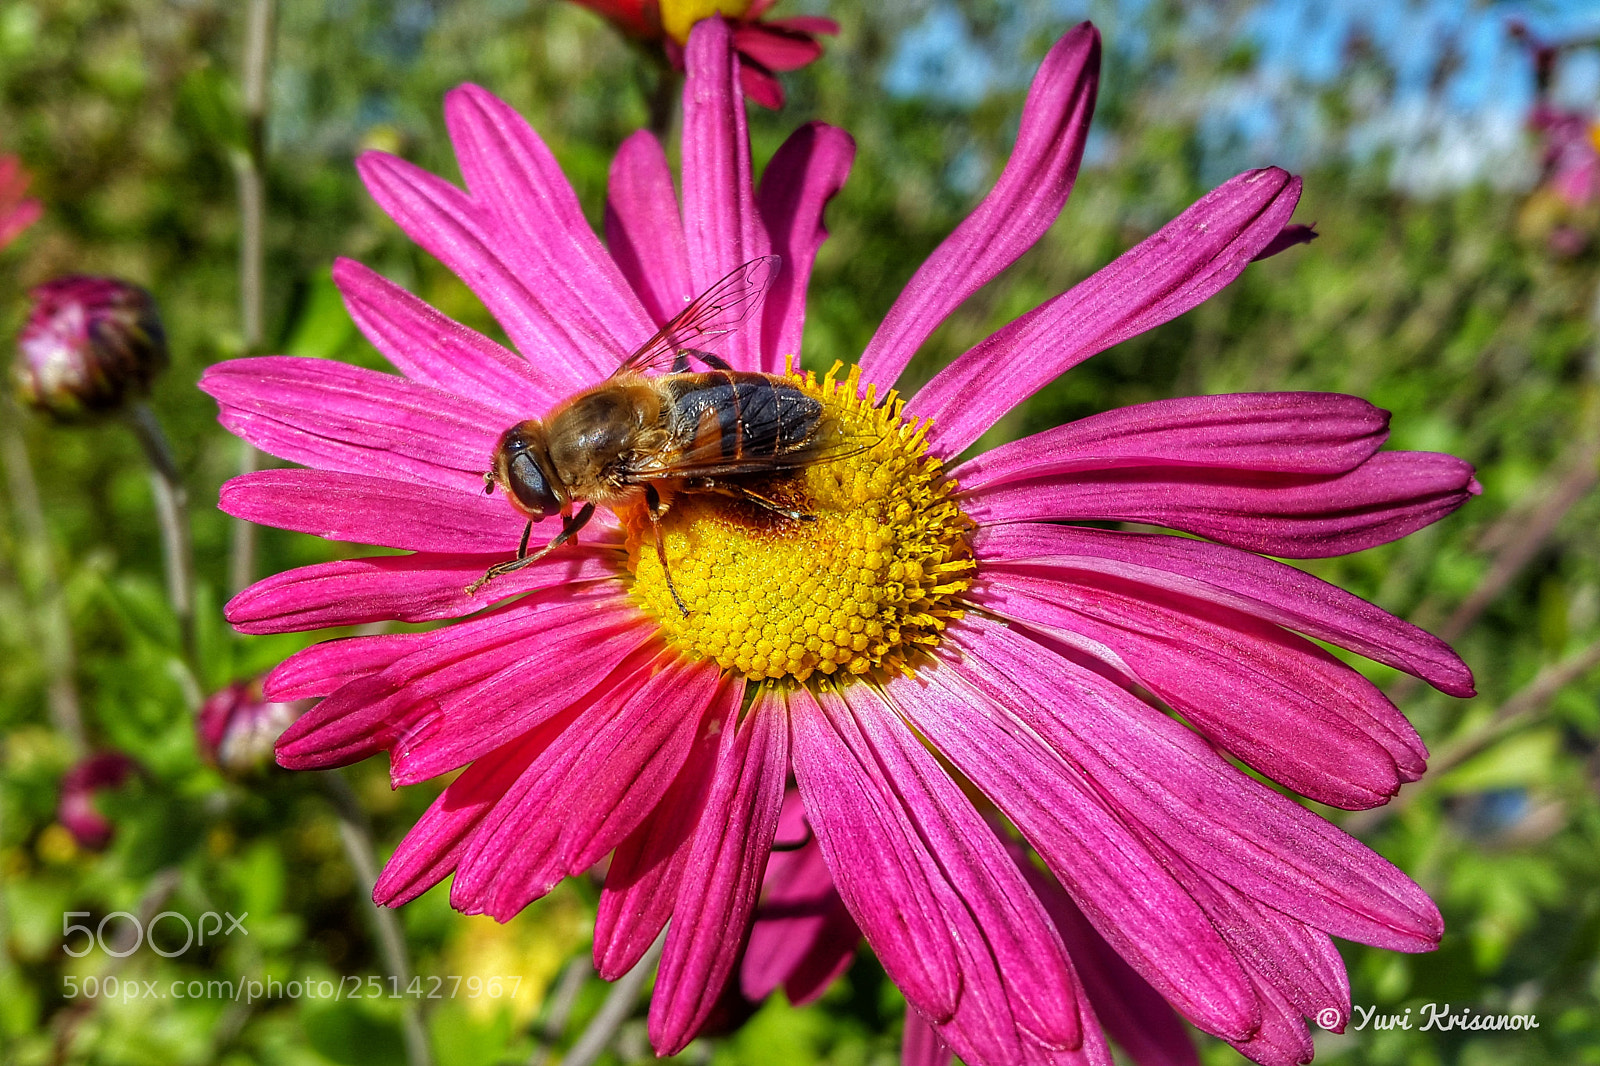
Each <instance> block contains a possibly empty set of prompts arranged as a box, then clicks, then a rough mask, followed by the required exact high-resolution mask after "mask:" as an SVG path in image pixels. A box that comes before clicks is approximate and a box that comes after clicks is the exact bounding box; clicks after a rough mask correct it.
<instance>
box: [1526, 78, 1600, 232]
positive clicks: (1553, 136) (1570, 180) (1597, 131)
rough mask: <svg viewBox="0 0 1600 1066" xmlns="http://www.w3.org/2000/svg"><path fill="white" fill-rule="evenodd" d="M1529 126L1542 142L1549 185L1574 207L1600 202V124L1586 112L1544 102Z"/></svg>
mask: <svg viewBox="0 0 1600 1066" xmlns="http://www.w3.org/2000/svg"><path fill="white" fill-rule="evenodd" d="M1528 125H1529V127H1530V128H1532V129H1533V130H1534V131H1535V132H1536V133H1538V134H1539V136H1540V140H1541V141H1542V147H1541V157H1540V165H1541V168H1542V172H1543V175H1544V183H1545V185H1546V186H1547V187H1548V188H1549V189H1550V190H1551V191H1553V192H1554V193H1555V194H1556V195H1558V196H1560V197H1561V199H1562V200H1563V201H1565V202H1566V203H1567V205H1568V206H1570V207H1584V206H1586V205H1588V204H1590V203H1593V202H1594V201H1595V200H1596V199H1600V123H1596V122H1595V120H1594V117H1593V116H1592V115H1588V114H1585V113H1584V112H1581V111H1573V110H1570V109H1566V108H1559V107H1554V106H1552V105H1550V104H1547V103H1540V104H1539V105H1537V106H1536V107H1535V108H1534V109H1533V114H1532V115H1531V116H1530V117H1529V119H1528Z"/></svg>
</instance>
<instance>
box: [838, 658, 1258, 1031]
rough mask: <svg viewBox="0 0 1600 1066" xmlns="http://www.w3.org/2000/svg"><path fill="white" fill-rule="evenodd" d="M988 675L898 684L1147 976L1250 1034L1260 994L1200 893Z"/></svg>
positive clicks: (1213, 1022) (901, 699)
mask: <svg viewBox="0 0 1600 1066" xmlns="http://www.w3.org/2000/svg"><path fill="white" fill-rule="evenodd" d="M1041 654H1047V653H1044V652H1043V651H1042V650H1041ZM978 684H979V681H978V680H977V679H971V678H968V677H967V670H966V669H965V665H964V664H963V665H962V666H960V667H940V668H937V669H934V670H929V671H924V672H923V673H922V674H921V675H920V677H919V678H917V679H910V678H895V679H894V680H892V681H890V682H889V684H888V686H887V692H888V694H889V697H890V699H891V700H893V702H894V704H895V706H896V707H897V708H898V709H899V710H900V713H901V714H903V715H905V716H906V717H907V719H908V720H909V721H910V722H911V724H912V725H913V726H914V727H915V728H916V730H917V732H919V733H920V734H922V735H923V736H925V737H927V738H928V740H929V742H930V743H932V744H933V745H934V746H935V748H937V750H938V751H939V752H940V753H941V754H942V755H944V756H945V757H946V758H948V759H949V760H950V761H951V763H953V764H954V765H955V766H956V768H957V769H959V770H960V771H961V772H962V773H963V774H964V775H966V777H967V778H968V779H969V780H971V781H972V782H973V783H974V784H975V785H976V786H977V787H978V788H980V789H981V790H982V791H983V793H984V794H985V795H986V796H988V797H989V798H990V800H992V801H993V802H994V803H995V805H996V806H998V807H999V808H1000V809H1001V810H1002V811H1004V812H1005V814H1006V816H1007V817H1008V818H1010V819H1011V821H1012V822H1013V823H1015V824H1016V826H1017V827H1018V828H1019V829H1021V830H1022V832H1023V834H1024V835H1025V836H1026V837H1027V838H1028V840H1029V842H1030V843H1031V844H1032V845H1033V846H1034V848H1035V850H1037V851H1038V852H1039V854H1040V855H1041V856H1042V857H1043V858H1044V860H1045V862H1046V863H1047V864H1048V865H1049V867H1050V870H1051V872H1052V873H1054V874H1055V875H1056V877H1057V878H1058V879H1059V880H1060V881H1061V883H1062V884H1063V885H1065V886H1066V887H1067V889H1068V891H1070V892H1071V893H1072V896H1073V898H1074V899H1075V900H1076V901H1077V903H1078V905H1079V906H1080V907H1082V908H1083V911H1084V913H1085V914H1087V915H1088V916H1089V918H1090V920H1091V921H1093V923H1094V925H1095V928H1096V929H1098V930H1099V931H1100V934H1101V935H1102V936H1104V937H1105V938H1106V939H1107V940H1108V941H1110V942H1111V943H1112V944H1113V945H1115V947H1116V950H1117V952H1118V953H1119V954H1120V955H1121V956H1122V957H1123V958H1125V959H1126V960H1127V961H1128V963H1129V964H1130V965H1132V966H1133V967H1134V968H1135V969H1136V970H1137V971H1138V972H1139V973H1140V974H1141V975H1142V976H1143V977H1144V978H1145V980H1147V981H1149V982H1150V984H1151V985H1153V986H1154V987H1155V988H1156V989H1158V990H1159V991H1160V992H1161V994H1162V995H1163V996H1165V997H1166V998H1167V999H1168V1000H1170V1001H1171V1002H1173V1003H1174V1004H1176V1005H1177V1007H1178V1008H1179V1009H1180V1010H1182V1011H1183V1013H1184V1014H1185V1015H1187V1016H1188V1017H1189V1018H1190V1019H1192V1020H1193V1021H1194V1022H1195V1024H1196V1025H1198V1026H1200V1027H1201V1028H1202V1029H1205V1030H1206V1031H1207V1032H1211V1033H1216V1034H1219V1035H1225V1036H1234V1037H1243V1036H1246V1035H1248V1034H1249V1033H1250V1032H1251V1031H1252V1030H1253V1029H1254V1028H1255V1027H1256V1025H1257V1024H1259V1015H1258V1014H1257V1008H1256V1005H1255V996H1254V994H1253V993H1252V992H1251V991H1250V986H1249V983H1248V981H1247V979H1246V977H1245V974H1244V972H1243V970H1242V969H1241V968H1240V966H1239V964H1238V963H1237V962H1236V961H1235V959H1234V957H1233V953H1232V952H1231V950H1229V948H1228V947H1227V945H1226V944H1225V943H1224V942H1223V941H1222V938H1221V937H1220V936H1218V934H1217V932H1216V930H1215V929H1213V928H1212V926H1211V923H1210V922H1209V921H1208V920H1207V918H1206V916H1205V914H1204V913H1203V912H1202V911H1201V910H1200V908H1199V906H1198V905H1197V904H1196V903H1195V901H1194V899H1193V898H1192V897H1191V896H1190V895H1189V894H1188V893H1187V892H1186V891H1184V890H1183V888H1182V887H1181V886H1180V885H1179V884H1178V883H1177V882H1176V881H1175V880H1174V879H1173V878H1172V876H1171V874H1169V873H1168V872H1167V871H1166V869H1165V868H1164V867H1163V866H1162V864H1161V863H1160V861H1159V860H1158V859H1157V858H1156V857H1155V856H1154V855H1152V854H1151V853H1150V851H1149V849H1148V848H1146V847H1145V846H1144V845H1143V844H1142V843H1140V842H1139V841H1138V840H1137V839H1136V838H1135V837H1134V836H1133V834H1131V833H1130V832H1129V830H1128V829H1127V827H1126V826H1125V825H1124V824H1123V822H1122V820H1121V819H1120V818H1119V817H1118V815H1117V814H1116V813H1114V812H1113V811H1111V810H1108V809H1107V808H1106V806H1105V805H1104V801H1103V800H1102V798H1101V797H1100V796H1099V795H1098V794H1097V793H1096V792H1095V791H1094V790H1093V788H1092V787H1091V786H1090V785H1089V784H1088V783H1086V782H1085V781H1084V780H1083V779H1082V776H1081V774H1080V773H1079V772H1078V771H1076V770H1075V769H1074V768H1073V767H1071V766H1069V765H1068V764H1066V763H1064V762H1063V761H1062V760H1061V759H1060V758H1059V757H1057V756H1056V755H1055V754H1054V753H1053V752H1051V751H1050V750H1049V749H1048V748H1046V747H1045V745H1044V743H1043V742H1042V740H1041V739H1040V738H1039V737H1037V736H1036V735H1035V734H1034V733H1033V732H1032V731H1031V730H1029V729H1028V728H1027V727H1026V726H1024V725H1023V724H1022V723H1021V722H1020V721H1018V720H1017V719H1016V718H1015V717H1014V716H1013V715H1012V713H1011V712H1010V710H1009V709H1008V707H1007V704H1006V703H1005V702H1002V701H1001V700H997V699H996V698H995V697H994V696H993V695H991V694H990V693H989V692H988V691H987V689H986V688H980V687H978ZM841 890H842V889H841ZM879 955H880V958H881V957H882V952H881V950H880V952H879ZM897 983H899V982H897ZM902 987H904V986H903V985H902Z"/></svg>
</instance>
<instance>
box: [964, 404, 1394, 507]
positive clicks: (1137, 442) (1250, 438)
mask: <svg viewBox="0 0 1600 1066" xmlns="http://www.w3.org/2000/svg"><path fill="white" fill-rule="evenodd" d="M1388 436H1389V413H1388V412H1387V411H1380V410H1379V409H1378V408H1376V407H1374V406H1372V405H1371V404H1370V403H1367V401H1365V400H1360V399H1357V398H1356V397H1354V396H1338V395H1335V394H1333V393H1325V392H1266V393H1238V394H1235V395H1231V396H1187V397H1183V398H1182V399H1175V400H1157V401H1156V402H1155V403H1141V404H1135V405H1133V406H1131V407H1119V408H1117V409H1116V410H1113V411H1107V412H1106V413H1104V414H1099V415H1091V416H1090V417H1088V418H1081V419H1079V420H1078V421H1076V422H1068V423H1067V424H1065V425H1062V426H1057V427H1056V428H1055V429H1049V430H1045V431H1044V432H1043V433H1036V434H1034V435H1033V436H1031V437H1025V438H1023V439H1022V440H1018V441H1013V442H1011V443H1010V444H1002V445H1001V446H1000V447H998V448H992V449H990V450H989V451H986V452H984V453H983V454H981V455H979V456H977V457H976V458H974V459H971V460H968V461H967V462H965V463H962V464H961V465H960V466H958V467H956V469H955V470H954V471H952V476H954V477H955V478H957V479H958V480H959V481H960V482H961V484H962V485H964V486H966V487H967V488H968V489H969V490H970V489H977V488H980V487H984V486H988V485H996V484H999V483H1001V482H1005V481H1016V480H1022V479H1027V478H1039V477H1059V476H1060V475H1062V474H1065V473H1068V472H1077V471H1084V470H1108V469H1116V468H1120V467H1141V466H1159V467H1168V466H1178V467H1183V466H1197V467H1221V468H1227V469H1230V470H1238V471H1245V470H1261V471H1279V472H1283V473H1294V474H1313V475H1319V474H1320V475H1334V474H1343V473H1345V472H1347V471H1350V470H1354V469H1355V468H1356V467H1358V466H1360V465H1361V464H1362V463H1364V462H1366V461H1367V460H1368V459H1370V458H1371V457H1372V455H1373V453H1374V452H1376V451H1377V450H1378V449H1379V448H1380V447H1382V446H1383V442H1384V441H1385V440H1386V439H1387V438H1388Z"/></svg>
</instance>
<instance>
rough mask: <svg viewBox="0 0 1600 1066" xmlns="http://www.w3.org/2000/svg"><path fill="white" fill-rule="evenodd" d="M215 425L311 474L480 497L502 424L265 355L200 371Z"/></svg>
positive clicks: (395, 384) (368, 374)
mask: <svg viewBox="0 0 1600 1066" xmlns="http://www.w3.org/2000/svg"><path fill="white" fill-rule="evenodd" d="M200 388H201V389H203V390H204V391H206V392H208V393H210V394H211V395H212V396H213V397H215V398H216V400H217V404H218V405H219V406H220V407H221V409H222V410H221V414H220V415H219V416H218V417H219V420H220V421H221V422H222V424H223V425H224V426H226V427H227V428H228V429H229V430H231V431H232V432H233V433H234V434H235V435H236V436H239V437H243V438H244V439H245V440H247V441H249V442H250V443H252V444H254V445H256V447H258V448H260V449H261V450H262V451H264V452H267V453H268V454H270V455H276V456H277V457H278V458H280V459H287V460H289V461H290V462H295V463H302V464H304V465H306V466H310V467H315V468H317V469H319V470H337V471H343V472H345V473H353V474H370V475H376V476H388V477H393V478H395V479H397V480H401V481H424V482H427V483H428V484H430V485H442V486H444V487H446V488H459V489H465V490H467V491H469V492H471V491H478V492H481V491H483V472H484V471H485V470H487V469H488V468H489V464H490V462H491V460H492V459H493V456H494V448H495V443H496V441H497V439H498V438H499V435H500V431H501V430H502V429H504V428H505V427H504V426H503V425H502V423H503V422H504V420H505V416H504V415H500V414H497V413H496V412H495V411H493V410H492V409H490V408H487V407H484V406H483V405H482V404H479V403H473V402H472V401H470V400H464V399H461V398H460V397H458V396H453V395H451V394H450V393H448V392H442V391H440V390H439V389H435V388H432V387H430V386H427V385H418V384H416V383H415V382H411V381H407V380H405V379H404V378H400V377H396V376H394V375H392V374H380V373H378V372H377V371H374V370H365V369H363V368H361V367H356V366H349V365H347V364H345V363H338V362H334V361H332V360H329V359H301V358H295V357H292V356H279V355H268V356H261V357H258V358H255V359H232V360H229V361H228V362H226V363H218V364H216V365H214V366H211V367H209V368H207V369H206V372H205V373H204V374H203V375H202V376H201V378H200Z"/></svg>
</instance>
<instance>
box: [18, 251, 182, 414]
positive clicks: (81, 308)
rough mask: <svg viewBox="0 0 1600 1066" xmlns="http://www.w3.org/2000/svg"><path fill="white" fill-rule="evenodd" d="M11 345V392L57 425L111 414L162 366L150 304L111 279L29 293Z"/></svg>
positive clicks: (76, 279)
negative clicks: (25, 314) (29, 302)
mask: <svg viewBox="0 0 1600 1066" xmlns="http://www.w3.org/2000/svg"><path fill="white" fill-rule="evenodd" d="M29 296H30V297H31V298H32V299H33V310H32V312H31V313H30V314H29V315H28V322H27V324H26V325H25V326H23V327H22V334H21V336H20V337H18V339H17V364H16V379H17V391H18V393H19V394H20V396H21V398H22V400H23V401H24V402H25V403H27V404H28V405H29V406H31V407H34V408H37V409H38V410H41V411H44V412H46V413H48V414H50V415H53V416H55V417H56V418H61V419H72V418H76V417H79V416H81V415H84V414H90V413H97V412H107V411H114V410H116V409H117V408H119V407H121V406H122V404H123V403H124V402H126V401H127V400H129V399H131V398H136V397H138V396H142V395H143V394H144V393H146V392H148V391H149V389H150V383H151V382H152V381H153V380H154V379H155V376H156V375H157V374H159V373H160V372H161V371H162V369H163V368H165V367H166V365H167V337H166V332H165V330H163V329H162V328H161V316H160V315H159V314H158V313H157V311H156V302H155V298H154V297H152V296H151V295H150V294H149V293H148V292H146V291H145V290H143V289H141V288H139V286H137V285H133V284H130V283H129V282H126V281H119V280H118V279H116V278H93V277H84V276H72V277H65V278H57V279H56V280H54V281H49V282H46V283H45V284H43V285H40V286H38V287H37V288H35V289H34V290H33V291H32V292H31V293H29Z"/></svg>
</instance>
